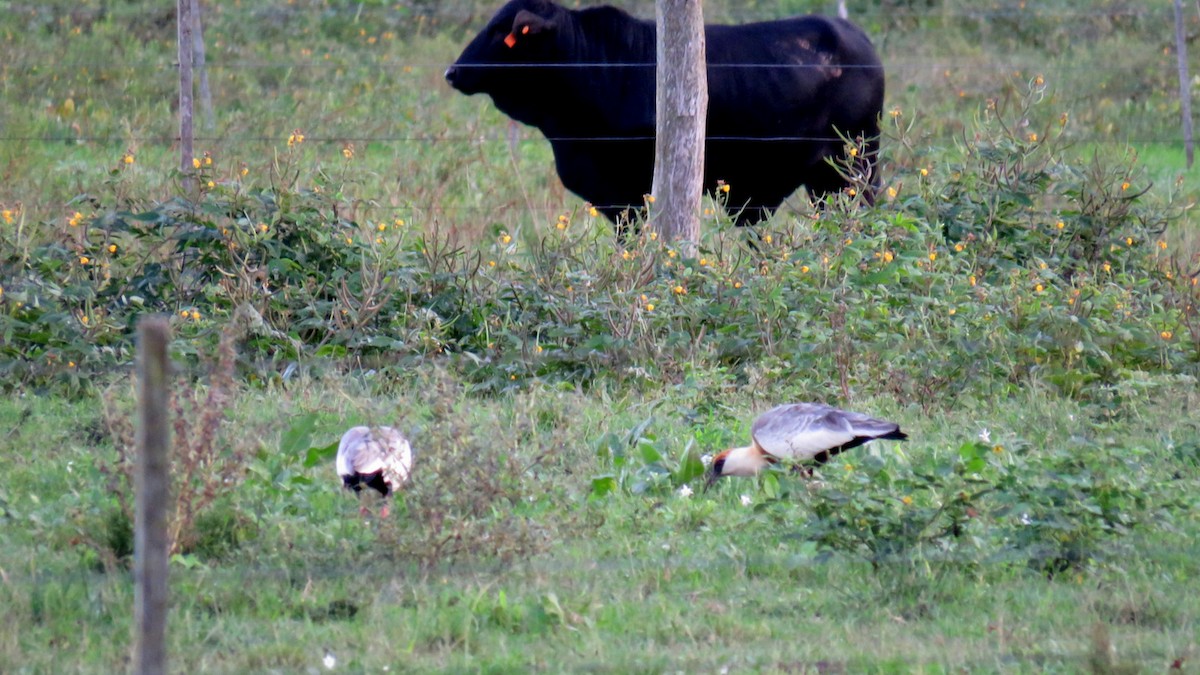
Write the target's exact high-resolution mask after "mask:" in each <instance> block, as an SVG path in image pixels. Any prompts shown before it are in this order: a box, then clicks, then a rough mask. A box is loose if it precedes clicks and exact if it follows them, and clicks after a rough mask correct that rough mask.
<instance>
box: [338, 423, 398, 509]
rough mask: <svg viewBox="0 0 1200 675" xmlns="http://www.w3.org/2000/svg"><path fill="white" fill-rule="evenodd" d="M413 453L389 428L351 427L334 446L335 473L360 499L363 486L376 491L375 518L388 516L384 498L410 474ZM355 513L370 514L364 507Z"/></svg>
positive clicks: (393, 430)
mask: <svg viewBox="0 0 1200 675" xmlns="http://www.w3.org/2000/svg"><path fill="white" fill-rule="evenodd" d="M412 465H413V452H412V446H410V445H409V443H408V439H406V438H405V437H404V434H402V433H400V432H399V431H397V430H396V429H393V428H392V427H354V428H353V429H350V430H349V431H347V432H346V433H345V434H343V435H342V442H341V443H339V444H338V451H337V472H338V475H339V476H341V478H342V484H343V485H344V486H345V487H346V488H348V489H351V490H354V492H355V494H356V495H358V496H359V497H360V498H361V496H362V489H363V486H366V487H369V488H371V489H373V490H376V491H377V492H379V494H380V495H382V497H383V508H382V509H381V510H380V513H379V516H380V517H381V518H387V516H388V497H389V496H390V495H391V493H392V492H394V491H395V490H396V489H397V488H399V487H400V486H401V485H403V484H404V483H406V482H408V479H409V476H410V475H411V474H412ZM359 512H360V513H361V514H362V515H364V516H366V515H368V514H369V513H370V511H368V509H367V507H366V506H365V505H360V507H359Z"/></svg>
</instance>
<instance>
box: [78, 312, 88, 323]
mask: <svg viewBox="0 0 1200 675" xmlns="http://www.w3.org/2000/svg"><path fill="white" fill-rule="evenodd" d="M88 321H89V319H88V318H87V315H86V314H84V315H83V316H81V317H79V323H81V324H83V325H85V326H86V325H88Z"/></svg>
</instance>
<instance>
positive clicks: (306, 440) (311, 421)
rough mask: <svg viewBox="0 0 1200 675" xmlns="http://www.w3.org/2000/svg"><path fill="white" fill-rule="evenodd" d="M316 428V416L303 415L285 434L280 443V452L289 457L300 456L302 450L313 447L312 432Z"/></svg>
mask: <svg viewBox="0 0 1200 675" xmlns="http://www.w3.org/2000/svg"><path fill="white" fill-rule="evenodd" d="M316 426H317V416H316V415H314V414H312V413H309V414H306V415H301V416H300V417H299V418H298V419H296V420H295V421H294V422H292V425H291V426H290V427H288V429H287V431H285V432H283V438H282V439H280V441H279V451H280V452H281V453H283V454H284V455H286V456H288V457H294V456H296V455H299V454H300V451H301V450H304V449H306V448H308V446H310V445H312V432H313V429H315V428H316Z"/></svg>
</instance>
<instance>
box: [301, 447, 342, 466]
mask: <svg viewBox="0 0 1200 675" xmlns="http://www.w3.org/2000/svg"><path fill="white" fill-rule="evenodd" d="M338 443H339V441H334V442H333V443H330V444H329V445H324V446H314V447H311V448H309V449H308V453H307V454H305V455H304V466H305V468H309V469H311V468H313V467H314V466H318V465H320V464H327V463H328V462H330V461H332V460H333V457H334V455H336V454H337V449H338Z"/></svg>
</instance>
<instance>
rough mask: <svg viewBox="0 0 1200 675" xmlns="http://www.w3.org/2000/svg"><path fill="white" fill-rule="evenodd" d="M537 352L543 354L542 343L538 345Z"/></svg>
mask: <svg viewBox="0 0 1200 675" xmlns="http://www.w3.org/2000/svg"><path fill="white" fill-rule="evenodd" d="M537 353H539V354H541V353H542V346H541V345H538V346H537Z"/></svg>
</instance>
